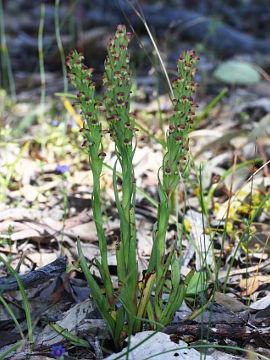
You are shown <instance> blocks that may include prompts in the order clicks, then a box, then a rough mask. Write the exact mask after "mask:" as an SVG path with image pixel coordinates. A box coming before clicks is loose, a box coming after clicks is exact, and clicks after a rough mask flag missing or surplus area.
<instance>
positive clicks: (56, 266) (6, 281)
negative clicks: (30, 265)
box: [0, 257, 67, 293]
mask: <svg viewBox="0 0 270 360" xmlns="http://www.w3.org/2000/svg"><path fill="white" fill-rule="evenodd" d="M66 267H67V258H66V257H59V258H58V259H56V260H55V261H53V262H52V263H50V264H48V265H45V266H42V267H41V268H39V269H37V270H34V271H31V272H28V273H26V274H23V275H19V277H20V279H21V282H22V284H23V287H24V289H29V288H31V287H32V286H35V285H37V284H41V283H44V282H45V281H48V280H49V279H51V278H53V277H55V276H59V275H61V274H63V273H64V272H65V271H66ZM0 289H1V293H3V292H6V291H13V290H18V289H19V286H18V283H17V280H16V278H15V277H14V276H5V277H2V278H0Z"/></svg>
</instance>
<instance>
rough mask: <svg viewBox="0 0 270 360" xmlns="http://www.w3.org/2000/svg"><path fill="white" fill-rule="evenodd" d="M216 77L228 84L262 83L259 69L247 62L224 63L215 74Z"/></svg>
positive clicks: (231, 61)
mask: <svg viewBox="0 0 270 360" xmlns="http://www.w3.org/2000/svg"><path fill="white" fill-rule="evenodd" d="M214 77H215V78H216V79H217V80H219V81H222V82H224V83H226V84H237V85H249V84H256V83H257V82H259V81H260V74H259V72H258V71H257V69H256V68H255V67H254V66H253V65H251V64H248V63H246V62H243V61H236V60H230V61H226V62H224V63H222V64H221V65H219V66H218V67H217V69H216V70H215V72H214Z"/></svg>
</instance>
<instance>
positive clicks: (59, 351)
mask: <svg viewBox="0 0 270 360" xmlns="http://www.w3.org/2000/svg"><path fill="white" fill-rule="evenodd" d="M64 352H65V350H64V349H63V346H62V345H57V346H53V349H52V356H54V357H55V358H58V359H60V357H61V356H62V355H63V354H64Z"/></svg>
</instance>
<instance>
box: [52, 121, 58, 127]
mask: <svg viewBox="0 0 270 360" xmlns="http://www.w3.org/2000/svg"><path fill="white" fill-rule="evenodd" d="M51 125H52V126H53V127H56V126H58V125H59V121H58V120H52V122H51Z"/></svg>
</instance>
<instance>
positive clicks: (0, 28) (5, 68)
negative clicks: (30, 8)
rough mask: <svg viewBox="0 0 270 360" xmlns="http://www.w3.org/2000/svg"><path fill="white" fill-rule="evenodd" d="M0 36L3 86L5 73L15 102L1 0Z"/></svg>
mask: <svg viewBox="0 0 270 360" xmlns="http://www.w3.org/2000/svg"><path fill="white" fill-rule="evenodd" d="M0 38H1V64H2V78H3V84H2V85H3V87H5V85H6V89H7V84H5V76H6V74H7V77H8V82H9V87H10V93H11V98H12V100H13V101H14V102H15V101H16V89H15V82H14V77H13V73H12V68H11V62H10V57H9V52H8V48H7V42H6V34H5V20H4V9H3V1H2V0H0Z"/></svg>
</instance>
